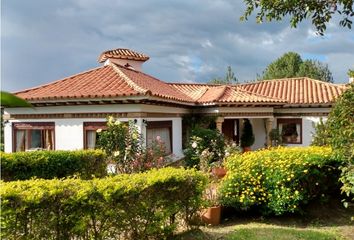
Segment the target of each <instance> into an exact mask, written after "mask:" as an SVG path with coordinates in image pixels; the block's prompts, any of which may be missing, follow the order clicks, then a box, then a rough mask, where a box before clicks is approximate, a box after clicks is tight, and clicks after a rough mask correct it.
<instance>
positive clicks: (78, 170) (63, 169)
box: [0, 150, 107, 181]
mask: <svg viewBox="0 0 354 240" xmlns="http://www.w3.org/2000/svg"><path fill="white" fill-rule="evenodd" d="M0 157H1V178H2V179H3V180H5V181H13V180H26V179H30V178H32V177H37V178H44V179H52V178H63V177H68V176H74V175H75V176H79V177H80V178H83V179H90V178H92V177H93V175H94V176H96V177H103V176H106V172H107V171H106V167H107V163H106V160H105V159H106V155H105V154H104V152H102V151H100V150H78V151H34V152H15V153H0Z"/></svg>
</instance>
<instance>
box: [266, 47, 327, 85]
mask: <svg viewBox="0 0 354 240" xmlns="http://www.w3.org/2000/svg"><path fill="white" fill-rule="evenodd" d="M291 77H309V78H313V79H317V80H321V81H324V82H333V76H332V73H331V71H330V70H329V69H328V65H326V64H323V63H321V62H319V61H315V60H305V61H303V60H302V58H301V56H300V55H299V54H298V53H295V52H288V53H285V54H284V55H283V56H281V57H280V58H278V59H276V60H275V61H274V62H272V63H271V64H269V65H268V67H267V68H266V69H265V71H264V73H263V77H261V78H260V80H262V79H277V78H291Z"/></svg>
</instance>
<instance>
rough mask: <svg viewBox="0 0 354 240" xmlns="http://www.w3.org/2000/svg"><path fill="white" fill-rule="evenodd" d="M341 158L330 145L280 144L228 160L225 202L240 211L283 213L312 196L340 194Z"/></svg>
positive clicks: (222, 187) (224, 189)
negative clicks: (303, 145)
mask: <svg viewBox="0 0 354 240" xmlns="http://www.w3.org/2000/svg"><path fill="white" fill-rule="evenodd" d="M339 165H340V161H339V160H336V159H335V158H334V154H333V153H332V150H331V149H330V148H328V147H279V148H273V149H266V150H260V151H254V152H249V153H245V154H242V155H234V156H232V157H230V158H228V159H227V160H226V167H227V169H228V172H227V175H226V177H225V179H224V181H223V182H222V185H221V188H220V194H221V203H222V204H223V205H225V206H231V207H234V208H236V209H239V210H249V209H251V208H252V209H258V210H260V211H262V212H263V213H264V214H276V215H281V214H284V213H288V212H290V213H293V212H297V211H299V210H301V207H302V206H304V205H305V204H307V203H308V202H309V201H310V200H312V199H315V198H317V199H323V200H325V199H326V196H327V194H331V193H333V192H335V193H339V182H338V178H339V174H340V172H339V170H338V166H339Z"/></svg>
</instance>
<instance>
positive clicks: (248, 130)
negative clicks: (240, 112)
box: [240, 119, 255, 147]
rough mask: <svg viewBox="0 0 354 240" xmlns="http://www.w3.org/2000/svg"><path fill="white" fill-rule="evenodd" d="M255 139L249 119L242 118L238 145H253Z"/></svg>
mask: <svg viewBox="0 0 354 240" xmlns="http://www.w3.org/2000/svg"><path fill="white" fill-rule="evenodd" d="M254 141H255V138H254V134H253V129H252V124H251V122H250V120H248V119H244V120H243V130H242V134H241V138H240V142H241V143H240V145H241V147H250V146H252V145H253V143H254Z"/></svg>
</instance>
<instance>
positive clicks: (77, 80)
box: [16, 66, 142, 100]
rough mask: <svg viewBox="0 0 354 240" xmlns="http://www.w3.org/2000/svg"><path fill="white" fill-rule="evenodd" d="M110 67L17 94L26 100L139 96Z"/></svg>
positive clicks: (96, 69) (137, 92)
mask: <svg viewBox="0 0 354 240" xmlns="http://www.w3.org/2000/svg"><path fill="white" fill-rule="evenodd" d="M139 94H142V93H141V92H139V91H137V90H135V89H133V88H132V87H131V86H129V84H128V83H127V82H126V81H125V80H124V79H123V78H122V77H121V76H120V75H118V74H117V73H116V71H114V69H113V68H112V67H111V66H103V67H99V68H95V69H92V70H89V71H86V72H83V73H79V74H76V75H73V76H71V77H67V78H64V79H62V80H59V81H56V82H52V83H49V84H46V85H42V86H39V87H35V88H31V89H26V90H23V91H20V92H17V93H16V95H17V96H19V97H21V98H24V99H27V100H44V99H70V98H99V97H117V96H131V95H139Z"/></svg>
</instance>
